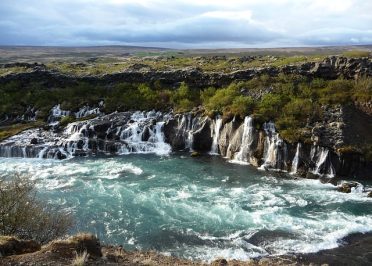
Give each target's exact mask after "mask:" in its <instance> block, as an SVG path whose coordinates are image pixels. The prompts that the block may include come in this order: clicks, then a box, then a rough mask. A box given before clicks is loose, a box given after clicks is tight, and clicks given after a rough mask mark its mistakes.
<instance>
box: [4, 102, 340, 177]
mask: <svg viewBox="0 0 372 266" xmlns="http://www.w3.org/2000/svg"><path fill="white" fill-rule="evenodd" d="M67 114H69V113H68V111H62V110H61V109H60V106H59V105H57V106H55V107H54V108H53V109H52V111H51V115H53V116H63V115H67ZM177 117H178V124H176V123H177V121H176V120H174V121H175V124H176V125H177V127H176V128H174V129H173V130H176V138H177V141H179V143H181V145H180V147H185V148H186V149H188V150H189V151H192V148H193V146H195V147H197V145H199V142H200V141H201V140H203V138H204V136H206V135H207V136H206V137H209V138H210V139H209V141H210V142H209V143H210V144H209V143H208V145H211V146H210V147H211V150H210V153H211V154H218V153H219V142H220V133H221V132H222V119H221V117H217V118H216V119H215V121H214V123H213V124H212V126H211V122H210V121H207V118H205V117H202V116H194V115H193V114H191V113H188V114H183V115H179V116H177ZM171 119H173V116H172V115H171V114H168V115H167V114H166V115H164V114H162V113H160V112H155V111H150V112H134V113H130V112H122V113H118V112H117V113H113V114H110V115H102V116H98V117H96V118H94V119H90V120H87V121H81V122H74V123H70V124H69V125H68V126H67V127H66V128H65V130H64V131H63V132H62V133H61V131H58V130H57V129H58V128H54V130H49V131H48V130H43V129H29V130H26V131H23V132H22V133H20V134H18V135H16V136H13V137H10V138H8V139H6V140H3V141H2V142H1V143H0V156H1V157H27V158H50V159H53V158H54V159H64V158H69V157H73V156H86V155H92V154H93V155H94V154H97V153H104V154H129V153H156V154H159V155H165V154H169V153H170V152H171V146H170V145H169V144H168V143H166V142H165V136H164V125H165V122H166V121H170V120H171ZM167 125H168V124H167ZM263 129H264V131H265V139H264V143H263V145H262V144H261V142H258V143H259V144H260V145H261V146H257V148H258V147H260V148H259V149H260V150H257V151H260V152H261V151H262V150H261V148H262V149H263V156H262V161H263V164H262V165H261V167H260V169H264V170H287V146H286V143H285V142H284V141H283V140H282V139H281V138H280V137H279V134H278V132H276V130H275V125H274V123H272V122H268V123H264V125H263ZM96 130H97V132H96ZM169 130H170V128H169V127H168V128H167V132H169ZM211 131H212V132H211ZM231 132H232V133H231V134H232V135H233V136H227V138H228V141H229V143H228V147H227V150H228V151H231V152H230V154H229V155H227V157H228V159H232V161H236V162H239V163H241V162H244V163H252V164H258V163H259V162H258V160H259V159H260V158H256V157H255V156H254V155H253V154H256V153H254V152H255V150H254V149H256V148H254V147H252V146H253V143H255V139H256V135H255V134H256V130H255V128H254V126H253V119H252V117H245V119H244V123H243V124H242V125H241V127H240V128H239V130H236V129H234V130H233V131H231ZM235 132H237V133H238V134H237V133H235ZM167 134H168V133H167ZM210 134H211V135H210ZM234 134H235V135H234ZM167 137H168V135H167ZM194 137H195V138H196V139H195V143H194ZM232 140H233V141H232ZM183 144H184V146H182V145H183ZM239 145H240V146H239ZM262 146H263V147H262ZM208 149H209V147H207V150H208ZM301 149H302V146H301V143H298V144H297V148H296V153H295V156H294V157H293V159H292V164H291V168H290V173H291V174H296V173H297V172H298V167H299V165H300V164H301V160H304V159H305V157H303V158H301ZM257 154H259V153H257ZM306 158H307V157H306ZM307 159H309V158H307ZM252 160H254V161H252ZM310 161H311V162H312V165H313V166H310V167H311V168H310V169H309V171H311V172H312V173H313V174H316V175H322V176H328V177H333V176H334V175H335V168H334V167H333V165H332V161H331V152H330V150H329V149H328V148H323V147H319V146H315V145H314V146H313V147H312V148H311V152H310ZM288 170H289V169H288Z"/></svg>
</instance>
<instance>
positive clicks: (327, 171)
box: [310, 146, 336, 178]
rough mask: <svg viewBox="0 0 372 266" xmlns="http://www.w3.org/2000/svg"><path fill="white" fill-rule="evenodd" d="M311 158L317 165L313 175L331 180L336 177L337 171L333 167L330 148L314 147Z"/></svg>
mask: <svg viewBox="0 0 372 266" xmlns="http://www.w3.org/2000/svg"><path fill="white" fill-rule="evenodd" d="M310 158H311V161H312V162H314V163H315V167H314V169H313V170H312V171H311V172H312V173H313V174H315V175H320V176H327V177H329V178H332V177H334V176H335V174H336V170H335V168H334V167H333V165H332V161H331V157H330V153H329V149H328V148H324V147H318V146H313V147H312V148H311V151H310Z"/></svg>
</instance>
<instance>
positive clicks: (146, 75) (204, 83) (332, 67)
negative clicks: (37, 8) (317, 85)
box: [0, 57, 372, 88]
mask: <svg viewBox="0 0 372 266" xmlns="http://www.w3.org/2000/svg"><path fill="white" fill-rule="evenodd" d="M32 69H33V71H31V72H29V73H16V74H9V75H6V76H3V77H0V84H2V83H6V82H9V81H11V80H18V81H19V82H21V83H22V84H28V83H30V81H35V82H43V83H47V84H48V87H53V86H60V87H64V86H67V85H71V84H73V83H75V82H77V81H84V82H88V83H94V84H99V85H107V84H112V83H117V82H128V83H143V82H149V83H151V82H155V81H157V80H160V81H162V84H164V85H168V86H172V87H174V86H176V85H177V84H179V83H180V82H182V81H184V82H186V83H187V84H189V85H190V86H192V87H195V88H200V87H208V86H214V87H222V86H226V85H228V84H230V83H231V82H232V81H241V80H250V79H252V78H253V77H255V76H259V75H264V74H266V75H269V76H277V75H278V74H280V73H283V74H298V75H303V76H306V77H309V78H324V79H335V78H337V77H341V76H342V77H345V78H350V79H352V78H356V77H361V76H371V75H372V60H371V59H370V58H350V59H349V58H344V57H329V58H326V59H325V60H324V61H323V62H319V63H312V62H306V63H303V64H301V65H296V66H284V67H281V68H276V67H262V68H251V69H244V70H238V71H235V72H231V73H217V72H202V71H201V70H200V69H198V68H185V69H182V70H170V71H153V70H150V69H149V70H144V68H142V67H141V68H140V69H138V68H137V67H135V68H134V69H132V70H126V71H123V72H120V73H114V74H105V75H97V76H94V75H92V76H69V75H64V74H61V73H58V72H54V71H50V70H45V68H44V67H39V66H35V67H33V68H32Z"/></svg>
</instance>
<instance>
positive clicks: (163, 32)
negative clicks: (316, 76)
mask: <svg viewBox="0 0 372 266" xmlns="http://www.w3.org/2000/svg"><path fill="white" fill-rule="evenodd" d="M371 13H372V2H371V1H365V0H326V1H325V0H230V1H226V0H174V1H167V0H106V1H102V0H44V1H42V0H17V1H14V0H1V2H0V36H1V38H0V44H33V45H40V44H50V45H95V44H112V43H114V44H121V43H122V44H141V45H153V44H156V45H159V46H165V47H167V46H168V47H169V46H182V47H187V46H190V47H196V46H198V47H205V46H211V47H212V46H213V47H219V46H221V47H225V46H227V45H229V46H234V47H237V46H240V47H242V46H246V47H249V46H255V47H257V46H266V47H267V46H288V45H334V44H354V43H359V44H366V43H371V42H372V41H371V29H372V16H371V15H370V14H371Z"/></svg>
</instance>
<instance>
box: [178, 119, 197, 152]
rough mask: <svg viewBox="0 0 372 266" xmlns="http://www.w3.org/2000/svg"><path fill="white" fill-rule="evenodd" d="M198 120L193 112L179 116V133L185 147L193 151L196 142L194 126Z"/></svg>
mask: <svg viewBox="0 0 372 266" xmlns="http://www.w3.org/2000/svg"><path fill="white" fill-rule="evenodd" d="M197 122H198V119H197V118H193V117H192V115H191V114H184V115H182V116H181V117H179V118H178V127H177V135H179V136H181V137H182V138H183V140H184V143H185V149H186V150H189V151H192V150H193V149H192V145H193V142H194V135H193V133H194V126H195V124H196V123H197Z"/></svg>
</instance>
